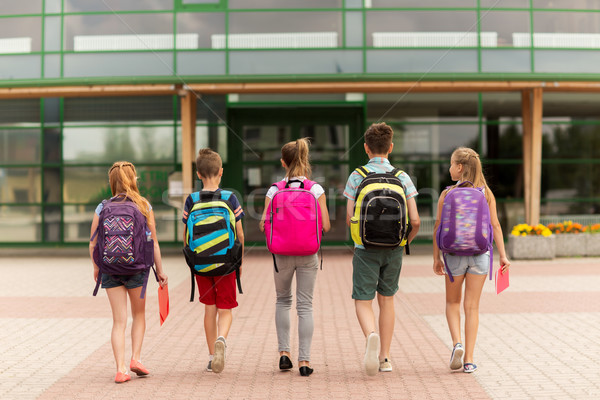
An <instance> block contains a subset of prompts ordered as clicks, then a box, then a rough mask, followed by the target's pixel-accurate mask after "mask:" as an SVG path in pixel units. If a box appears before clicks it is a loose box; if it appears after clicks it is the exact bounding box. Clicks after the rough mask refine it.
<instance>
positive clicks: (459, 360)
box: [450, 343, 465, 371]
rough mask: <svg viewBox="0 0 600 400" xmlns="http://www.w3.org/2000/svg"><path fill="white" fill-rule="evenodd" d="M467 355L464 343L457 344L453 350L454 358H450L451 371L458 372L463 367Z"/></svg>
mask: <svg viewBox="0 0 600 400" xmlns="http://www.w3.org/2000/svg"><path fill="white" fill-rule="evenodd" d="M464 355H465V349H464V348H463V345H462V343H456V345H455V346H454V349H452V356H450V369H451V370H454V371H455V370H457V369H461V368H462V367H463V356H464Z"/></svg>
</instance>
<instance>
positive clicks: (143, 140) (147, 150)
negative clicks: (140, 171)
mask: <svg viewBox="0 0 600 400" xmlns="http://www.w3.org/2000/svg"><path fill="white" fill-rule="evenodd" d="M63 160H64V162H65V163H71V164H72V163H85V164H87V163H98V164H100V163H113V162H115V161H119V160H128V161H131V162H142V163H152V162H172V161H173V127H154V126H134V127H97V128H94V127H91V128H85V127H65V128H64V129H63Z"/></svg>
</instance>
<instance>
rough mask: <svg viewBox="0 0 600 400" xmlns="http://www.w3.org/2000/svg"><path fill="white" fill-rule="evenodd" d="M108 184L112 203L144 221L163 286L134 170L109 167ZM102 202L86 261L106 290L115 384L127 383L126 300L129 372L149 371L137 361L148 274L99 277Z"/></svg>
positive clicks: (150, 216)
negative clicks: (124, 204)
mask: <svg viewBox="0 0 600 400" xmlns="http://www.w3.org/2000/svg"><path fill="white" fill-rule="evenodd" d="M108 181H109V185H110V190H111V193H112V196H113V200H114V201H131V202H133V203H134V204H135V206H136V207H137V209H138V210H139V211H140V212H141V213H142V214H143V215H144V216H145V217H146V223H147V225H148V228H149V229H150V233H151V235H152V239H154V263H155V265H156V274H157V277H158V280H159V284H160V285H161V286H163V287H164V286H165V285H166V284H167V279H168V278H167V275H166V274H165V273H164V271H163V267H162V258H161V254H160V247H159V245H158V238H157V236H156V224H155V219H154V212H153V211H152V206H151V205H150V203H149V202H148V200H146V199H145V198H144V197H142V195H141V194H140V191H139V189H138V187H137V173H136V170H135V166H134V165H133V164H132V163H130V162H127V161H118V162H116V163H114V164H113V165H112V167H111V168H110V170H109V171H108ZM104 204H105V202H104V201H103V202H101V203H100V204H99V205H98V207H96V211H95V213H94V218H93V220H92V231H91V235H92V236H91V237H92V239H91V240H90V257H91V258H92V264H93V266H94V275H93V276H94V281H98V279H101V282H102V288H104V289H106V294H107V296H108V300H109V302H110V308H111V310H112V315H113V326H112V333H111V344H112V349H113V355H114V357H115V361H116V364H117V375H116V377H115V382H116V383H123V382H127V381H129V380H130V379H131V376H130V374H129V373H128V372H127V365H126V363H125V328H126V327H127V297H128V296H129V301H130V303H131V314H132V318H133V322H132V324H131V351H132V355H131V362H130V364H129V369H130V370H131V371H132V372H135V373H136V374H137V375H139V376H143V375H148V374H149V371H148V370H147V369H146V367H144V365H143V364H142V362H141V361H140V356H141V351H142V342H143V340H144V333H145V330H146V314H145V312H146V298H145V297H144V298H141V293H142V287H143V286H144V282H145V279H147V276H146V275H147V274H148V273H149V271H144V272H140V273H138V274H136V275H109V274H104V273H103V274H101V276H98V275H100V274H99V272H100V269H99V267H98V265H96V263H95V262H94V256H93V252H94V247H95V246H96V242H97V240H98V239H97V237H96V236H95V232H96V230H97V228H98V224H99V215H100V212H101V211H102V209H103V208H104Z"/></svg>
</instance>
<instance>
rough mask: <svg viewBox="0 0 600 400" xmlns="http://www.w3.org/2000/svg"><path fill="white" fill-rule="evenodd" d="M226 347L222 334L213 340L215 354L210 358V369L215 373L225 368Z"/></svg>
mask: <svg viewBox="0 0 600 400" xmlns="http://www.w3.org/2000/svg"><path fill="white" fill-rule="evenodd" d="M226 348H227V345H226V344H225V338H224V337H223V336H219V337H218V338H217V341H216V342H215V356H214V357H213V360H212V370H213V372H216V373H217V374H218V373H220V372H221V371H223V368H225V349H226Z"/></svg>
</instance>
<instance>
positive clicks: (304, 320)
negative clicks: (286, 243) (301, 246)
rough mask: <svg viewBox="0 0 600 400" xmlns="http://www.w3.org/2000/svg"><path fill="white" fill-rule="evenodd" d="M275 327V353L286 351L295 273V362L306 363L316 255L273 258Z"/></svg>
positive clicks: (317, 261)
mask: <svg viewBox="0 0 600 400" xmlns="http://www.w3.org/2000/svg"><path fill="white" fill-rule="evenodd" d="M275 259H276V261H277V269H278V270H279V272H275V271H274V272H273V273H274V275H275V292H276V294H277V304H276V307H275V325H276V327H277V340H278V342H279V351H287V352H289V351H290V309H291V308H292V279H293V278H294V272H295V273H296V311H297V312H298V347H299V349H298V361H310V346H311V344H312V336H313V331H314V322H313V307H312V300H313V292H314V290H315V281H316V279H317V271H318V269H319V259H318V257H317V255H316V254H313V255H311V256H279V255H276V256H275Z"/></svg>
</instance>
